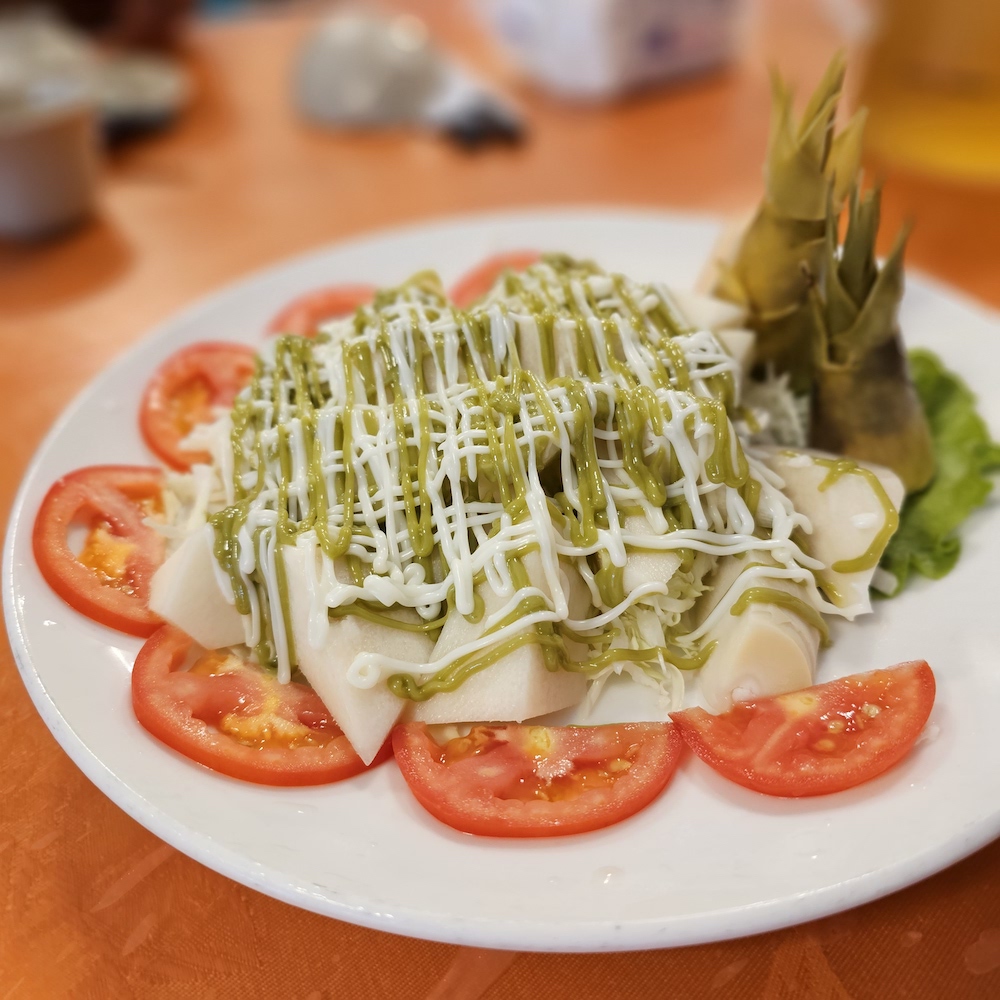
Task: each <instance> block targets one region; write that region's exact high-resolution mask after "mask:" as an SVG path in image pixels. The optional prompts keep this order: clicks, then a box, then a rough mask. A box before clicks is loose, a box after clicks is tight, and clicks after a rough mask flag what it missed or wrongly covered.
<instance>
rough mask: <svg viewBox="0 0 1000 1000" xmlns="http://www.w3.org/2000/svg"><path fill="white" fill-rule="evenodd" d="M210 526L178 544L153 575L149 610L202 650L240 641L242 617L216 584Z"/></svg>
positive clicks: (233, 644) (241, 636)
mask: <svg viewBox="0 0 1000 1000" xmlns="http://www.w3.org/2000/svg"><path fill="white" fill-rule="evenodd" d="M214 537H215V536H214V534H213V532H212V526H211V525H209V524H206V525H204V527H202V528H199V529H198V531H196V532H195V533H194V534H192V535H189V536H188V537H187V538H185V539H184V541H183V542H181V544H180V546H179V547H178V548H177V549H176V550H175V551H174V552H173V553H171V555H170V557H169V558H168V559H167V560H166V562H164V564H163V565H162V566H161V567H160V568H159V569H158V570H157V571H156V573H155V574H154V575H153V580H152V584H151V587H150V593H149V609H150V610H151V611H154V612H156V614H158V615H159V616H160V617H161V618H163V619H164V620H166V621H168V622H170V624H171V625H176V626H177V628H179V629H180V630H181V631H182V632H186V633H187V634H188V635H189V636H191V638H192V639H194V640H195V642H197V643H198V644H199V645H201V646H204V647H205V649H222V648H223V647H224V646H235V645H236V644H237V643H241V642H243V640H244V638H245V632H244V628H243V616H242V615H241V614H240V613H239V612H238V611H237V610H236V608H235V607H234V605H233V604H232V603H231V602H230V601H229V600H228V599H227V597H226V595H225V593H224V592H223V590H222V587H221V586H220V585H219V579H218V575H217V573H218V571H217V569H216V564H215V556H214V554H213V546H214Z"/></svg>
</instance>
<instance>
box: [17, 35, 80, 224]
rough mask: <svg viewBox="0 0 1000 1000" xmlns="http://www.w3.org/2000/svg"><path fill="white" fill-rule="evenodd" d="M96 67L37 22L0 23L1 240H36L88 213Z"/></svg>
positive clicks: (71, 42)
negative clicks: (2, 238)
mask: <svg viewBox="0 0 1000 1000" xmlns="http://www.w3.org/2000/svg"><path fill="white" fill-rule="evenodd" d="M94 71H95V61H94V58H93V53H92V52H91V51H90V49H89V47H88V45H87V43H86V42H85V41H83V40H82V39H80V38H78V37H77V36H75V35H74V34H73V33H72V32H70V31H67V30H65V29H63V28H61V27H59V26H56V25H54V24H52V23H50V22H47V21H45V20H42V19H38V18H23V17H20V16H7V17H2V18H0V236H6V237H13V238H17V239H35V238H39V237H43V236H48V235H51V234H52V233H55V232H57V231H59V230H62V229H66V228H67V227H69V226H71V225H73V224H74V223H77V222H80V221H82V220H83V219H85V218H86V217H87V216H88V215H90V214H91V212H92V211H93V208H94V205H95V201H96V189H97V159H98V150H97V141H96V137H97V129H96V124H95V122H96V115H95V104H94V91H93V74H94Z"/></svg>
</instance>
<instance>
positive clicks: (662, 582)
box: [151, 255, 902, 759]
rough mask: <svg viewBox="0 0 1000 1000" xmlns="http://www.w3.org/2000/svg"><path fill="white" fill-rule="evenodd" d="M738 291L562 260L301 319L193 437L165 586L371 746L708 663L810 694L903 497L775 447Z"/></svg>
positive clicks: (869, 479)
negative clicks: (483, 281)
mask: <svg viewBox="0 0 1000 1000" xmlns="http://www.w3.org/2000/svg"><path fill="white" fill-rule="evenodd" d="M714 306H715V304H714V303H713V302H712V300H706V299H698V298H695V297H691V296H690V295H689V296H688V297H687V306H686V310H685V307H684V306H683V305H682V304H681V302H680V301H679V300H678V298H677V297H676V296H675V295H674V294H673V293H671V292H670V291H669V290H668V289H667V288H666V287H665V286H663V285H660V284H655V283H654V284H642V283H638V282H635V281H632V280H630V279H628V278H626V277H623V276H620V275H614V274H609V273H607V272H605V271H603V270H601V269H600V268H599V267H597V266H596V265H595V264H593V263H590V262H581V261H576V260H573V259H572V258H569V257H566V256H562V255H548V256H545V257H543V259H542V260H541V261H540V262H538V263H536V264H533V265H531V266H529V267H527V268H526V269H525V270H524V271H521V272H507V273H505V274H504V275H502V276H501V277H500V279H499V280H498V281H497V283H496V284H495V285H494V286H493V288H492V289H491V290H490V291H489V292H488V294H487V295H486V296H485V297H484V298H483V299H482V300H481V301H480V302H478V303H477V304H475V305H474V306H472V307H471V308H469V309H468V310H460V309H457V308H456V307H455V306H453V305H452V304H451V303H450V302H449V300H448V298H447V296H446V295H445V293H444V291H443V289H442V287H441V284H440V282H439V281H438V279H437V278H436V276H434V275H432V274H427V273H424V274H419V275H416V276H415V277H414V278H412V279H411V280H410V281H408V282H406V283H405V284H403V285H402V286H400V287H399V288H396V289H386V290H383V291H381V292H379V293H378V294H377V295H376V296H375V299H374V301H373V303H372V304H371V305H369V306H365V307H362V308H361V309H359V310H358V311H357V312H356V314H355V315H354V316H353V317H351V318H348V319H344V320H340V321H336V322H333V323H330V324H327V325H326V326H324V327H323V329H322V330H321V332H320V333H319V335H318V336H316V337H315V338H313V339H308V338H303V337H298V336H286V337H281V338H279V339H277V340H276V341H274V342H273V344H272V345H271V349H269V350H267V351H265V352H263V353H262V354H261V356H260V357H259V359H258V364H257V368H256V371H255V374H254V376H253V379H252V380H251V383H250V385H249V386H248V387H247V388H246V389H245V390H243V392H242V393H240V395H239V396H237V398H236V400H235V403H234V405H233V407H232V409H231V411H230V412H228V413H226V414H225V415H224V416H223V417H222V418H221V419H220V420H218V421H217V422H216V423H215V424H214V425H212V426H211V427H209V428H203V429H202V430H200V431H199V432H198V433H197V435H196V439H195V440H194V441H192V444H196V445H197V447H198V448H207V449H208V451H209V452H210V453H211V454H212V455H213V463H212V466H211V468H210V470H209V472H208V473H206V474H207V475H210V476H211V477H212V483H211V488H210V490H209V493H208V494H205V495H206V496H208V495H214V496H215V497H217V498H219V499H217V500H216V501H215V503H214V504H212V505H210V506H206V507H205V510H204V513H205V516H206V517H207V521H208V525H209V527H208V528H207V529H206V530H199V531H197V532H195V533H194V534H192V535H191V536H190V537H189V538H188V539H186V540H185V541H184V542H183V543H182V544H181V546H180V547H179V549H178V550H177V551H176V552H175V553H174V554H173V555H172V556H171V557H170V558H169V559H168V560H167V562H166V563H165V565H164V567H163V568H162V570H161V571H160V572H159V573H158V575H157V578H156V579H154V582H153V590H152V598H151V607H152V608H153V609H154V610H155V611H157V612H158V613H159V614H161V615H162V616H163V617H164V618H165V619H167V620H168V621H170V622H172V623H173V624H175V625H176V626H178V627H180V628H181V629H183V630H184V631H185V632H187V633H188V634H190V635H192V636H193V637H194V638H195V639H198V640H199V641H201V642H202V643H203V644H204V645H212V644H213V643H218V641H219V639H218V636H217V635H216V634H215V633H217V632H218V630H219V628H220V622H225V623H226V625H225V628H224V631H225V637H226V638H227V639H229V640H230V641H233V642H235V641H238V640H239V639H242V641H244V642H245V643H246V644H247V645H248V646H250V647H251V648H253V649H254V652H255V655H256V659H257V660H258V662H260V663H265V664H270V665H273V666H275V667H276V668H277V673H278V677H279V678H280V679H281V680H283V681H288V680H290V679H291V677H292V672H293V670H294V669H296V668H298V669H299V670H301V672H302V673H303V674H304V675H305V677H306V678H307V679H308V680H309V682H310V683H311V684H312V685H313V687H314V688H315V689H316V690H317V691H318V692H319V694H320V695H321V697H322V698H323V699H324V701H325V702H326V704H327V705H328V707H329V708H330V710H331V712H332V714H333V716H334V717H335V718H336V720H337V722H338V724H339V725H340V726H341V728H342V729H343V730H344V731H345V733H346V734H347V735H348V737H349V738H350V739H351V742H352V743H353V744H354V746H355V749H357V750H358V752H359V753H360V754H361V756H362V758H368V759H370V758H371V757H373V756H374V754H375V753H376V752H377V751H378V749H379V747H380V746H381V745H382V743H383V741H384V739H385V737H386V736H387V734H388V732H389V730H390V729H391V727H392V725H393V724H394V723H395V722H396V721H397V720H398V718H399V717H401V716H404V715H405V716H406V718H408V719H412V720H418V721H427V722H437V723H461V722H476V721H518V722H519V721H521V720H522V719H524V718H529V717H534V716H538V715H542V714H545V713H548V712H551V711H554V710H557V709H560V708H564V707H567V706H568V705H571V704H574V703H576V702H578V701H580V700H581V698H582V697H583V696H584V693H585V689H586V687H587V683H588V682H589V683H590V684H591V686H592V691H594V693H596V691H598V690H599V689H600V686H601V684H602V683H603V682H604V681H605V680H606V679H607V678H608V677H610V676H611V675H613V674H621V673H627V674H629V675H630V676H631V677H633V678H634V679H635V680H636V681H638V682H639V683H642V684H646V685H648V686H652V687H655V688H656V689H657V690H658V692H659V693H660V695H661V698H662V702H663V709H664V711H666V710H669V709H676V708H679V707H680V702H681V698H682V694H683V686H684V685H683V679H682V671H688V670H692V669H696V668H701V672H702V678H703V683H702V688H703V695H704V696H705V697H706V700H707V701H708V703H709V705H710V706H711V707H713V708H715V709H716V710H723V709H725V708H728V707H729V705H730V704H731V703H732V700H733V696H734V693H735V694H738V695H739V696H741V697H743V698H746V697H752V696H758V695H769V694H776V693H779V692H780V691H783V690H788V689H789V688H794V687H803V686H807V685H808V684H810V683H811V682H812V680H813V671H814V667H815V660H816V652H817V648H818V646H819V644H820V642H821V641H825V639H826V637H827V626H826V625H825V623H824V620H823V617H822V616H823V615H824V614H830V615H839V616H843V617H847V618H853V617H854V616H855V615H857V614H859V613H863V612H865V611H868V610H869V609H870V605H869V603H868V599H867V589H868V583H869V581H870V578H871V574H872V573H873V571H874V569H875V566H876V565H877V563H878V560H879V558H880V556H881V555H882V551H883V549H884V547H885V544H886V542H887V541H888V538H889V536H890V535H891V533H892V530H893V529H894V527H895V525H896V523H897V506H898V504H899V502H900V501H901V499H902V488H901V486H900V485H899V482H898V480H897V479H896V477H895V476H893V474H892V473H890V472H888V471H887V470H884V469H873V468H870V467H868V466H864V465H859V464H857V463H855V462H853V461H851V460H847V459H831V458H830V457H828V456H824V455H818V454H810V453H806V452H793V451H788V450H787V449H781V448H776V447H760V446H754V443H753V434H752V432H751V430H750V428H751V426H753V427H757V428H761V427H762V426H766V424H767V423H768V414H767V413H766V412H763V411H757V412H754V411H752V410H745V409H742V408H741V407H740V388H741V382H742V378H743V373H742V369H741V365H740V362H739V361H738V360H737V358H736V357H735V356H734V353H733V348H732V346H730V347H729V348H728V349H727V346H726V345H727V344H729V345H734V344H735V345H741V340H742V337H743V334H742V333H741V332H740V331H738V330H734V329H732V328H730V329H728V330H724V329H716V330H713V329H711V328H710V326H709V325H708V324H706V323H703V322H699V319H700V318H704V315H703V316H699V312H700V313H702V314H708V313H710V312H711V310H712V309H713V307H714ZM722 315H724V316H726V317H727V319H728V321H729V322H730V323H732V322H736V321H737V320H738V318H739V316H738V314H736V313H733V312H732V311H729V312H725V311H723V313H722ZM174 506H175V507H177V508H178V509H180V505H174ZM186 516H187V517H188V519H190V513H189V512H187V513H186ZM208 549H210V552H208V551H207V550H208ZM196 551H200V553H201V555H200V556H196V555H195V553H196ZM210 563H212V564H214V565H213V567H212V572H211V574H210V575H209V576H208V578H206V577H205V569H206V567H207V566H208V564H210ZM192 567H201V573H202V577H201V579H194V578H193V577H192V573H193V572H195V570H193V569H192ZM213 590H214V593H213ZM192 595H197V600H194V601H193V600H192ZM203 622H205V623H206V624H207V625H208V626H209V627H210V629H211V630H212V632H213V636H209V635H207V634H205V633H204V632H203V630H202V623H203Z"/></svg>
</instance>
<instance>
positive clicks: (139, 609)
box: [31, 465, 164, 636]
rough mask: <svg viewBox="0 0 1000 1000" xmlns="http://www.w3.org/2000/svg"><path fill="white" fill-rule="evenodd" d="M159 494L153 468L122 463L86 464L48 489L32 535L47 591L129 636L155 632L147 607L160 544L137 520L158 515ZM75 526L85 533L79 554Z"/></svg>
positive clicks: (155, 621)
mask: <svg viewBox="0 0 1000 1000" xmlns="http://www.w3.org/2000/svg"><path fill="white" fill-rule="evenodd" d="M162 494H163V473H162V472H161V471H160V470H159V469H147V468H138V467H134V466H128V465H94V466H89V467H88V468H85V469H78V470H77V471H76V472H71V473H69V474H68V475H66V476H63V477H62V479H60V480H59V481H58V482H56V483H54V484H53V486H52V487H51V488H50V489H49V492H48V493H47V494H46V495H45V499H44V500H43V501H42V505H41V507H39V509H38V516H37V517H36V518H35V527H34V530H33V532H32V537H31V540H32V547H33V549H34V553H35V562H36V563H37V564H38V568H39V569H40V570H41V573H42V576H44V577H45V580H46V582H47V583H48V585H49V586H50V587H51V588H52V589H53V590H54V591H55V592H56V593H57V594H58V595H59V596H60V597H61V598H62V599H63V600H64V601H65V602H66V603H67V604H69V605H70V606H71V607H73V608H75V609H76V610H77V611H79V612H80V613H81V614H84V615H86V616H87V617H88V618H91V619H93V620H94V621H96V622H100V623H101V624H102V625H107V626H109V627H111V628H114V629H118V630H119V631H121V632H128V633H129V634H130V635H139V636H146V635H149V634H150V633H151V632H153V631H154V630H155V629H156V628H158V627H159V626H160V624H162V620H161V619H160V618H159V617H158V616H157V615H155V614H153V612H152V611H150V610H149V608H148V607H147V606H146V604H147V601H148V599H149V581H150V579H151V578H152V576H153V573H154V572H155V571H156V569H157V567H158V566H159V565H160V563H161V562H163V554H164V543H163V539H162V538H161V537H160V535H158V534H157V533H156V531H154V530H153V529H152V528H151V527H149V525H147V524H145V523H143V522H144V518H145V517H146V516H147V515H149V514H151V513H155V512H156V511H157V510H159V509H160V507H161V504H162ZM75 526H80V527H83V528H84V529H86V533H87V534H86V539H85V541H84V544H83V548H82V549H81V551H80V552H79V553H78V554H77V553H74V551H73V550H72V549H71V548H70V531H71V529H72V528H73V527H75Z"/></svg>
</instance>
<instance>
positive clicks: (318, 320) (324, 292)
mask: <svg viewBox="0 0 1000 1000" xmlns="http://www.w3.org/2000/svg"><path fill="white" fill-rule="evenodd" d="M375 291H376V289H375V288H374V287H373V286H372V285H333V286H332V287H330V288H317V289H316V291H314V292H307V293H306V294H305V295H302V296H300V297H299V298H297V299H295V300H294V301H292V302H289V304H288V305H287V306H285V308H284V309H282V310H281V312H280V313H278V315H277V316H275V317H274V319H272V320H271V322H270V323H269V324H268V326H267V332H268V333H297V334H299V335H300V336H302V337H315V336H316V331H317V330H318V329H319V328H320V327H321V326H322V325H323V324H324V323H327V322H329V321H330V320H332V319H341V318H342V317H344V316H350V315H351V314H352V313H353V312H354V311H355V310H356V309H359V308H360V307H361V306H364V305H367V304H368V303H369V302H371V300H372V299H373V298H374V297H375Z"/></svg>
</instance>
